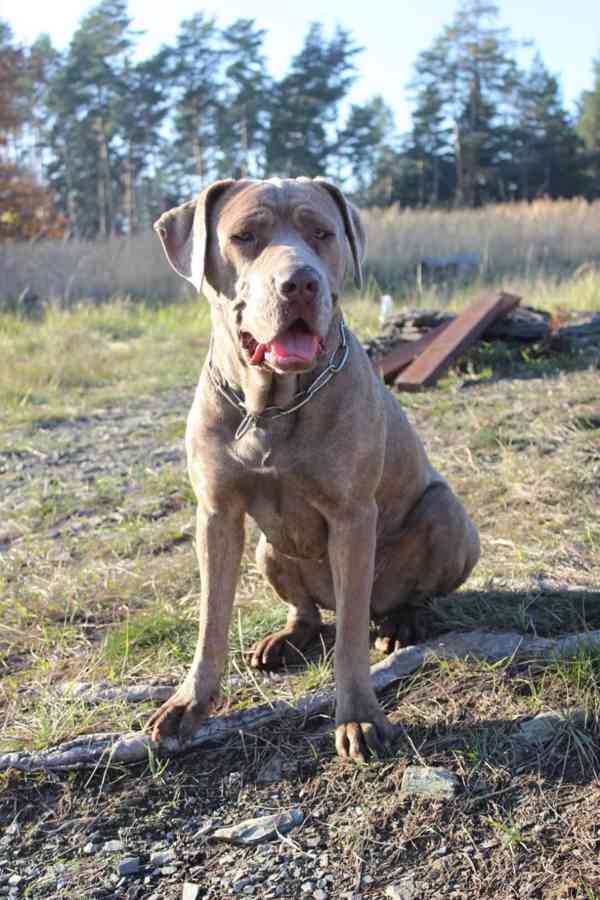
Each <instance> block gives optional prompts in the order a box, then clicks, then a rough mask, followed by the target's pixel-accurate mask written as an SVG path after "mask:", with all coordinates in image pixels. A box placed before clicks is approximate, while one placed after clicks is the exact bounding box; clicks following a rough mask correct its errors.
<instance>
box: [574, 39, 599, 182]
mask: <svg viewBox="0 0 600 900" xmlns="http://www.w3.org/2000/svg"><path fill="white" fill-rule="evenodd" d="M593 72H594V86H593V88H592V89H591V90H589V91H584V92H583V94H582V96H581V100H580V104H579V119H578V123H577V131H578V134H579V136H580V138H581V140H582V141H583V143H584V146H585V150H586V159H585V164H586V168H587V170H588V172H589V175H590V177H591V184H590V191H591V193H592V195H593V196H595V197H598V196H600V55H599V56H597V57H596V59H595V60H594V62H593Z"/></svg>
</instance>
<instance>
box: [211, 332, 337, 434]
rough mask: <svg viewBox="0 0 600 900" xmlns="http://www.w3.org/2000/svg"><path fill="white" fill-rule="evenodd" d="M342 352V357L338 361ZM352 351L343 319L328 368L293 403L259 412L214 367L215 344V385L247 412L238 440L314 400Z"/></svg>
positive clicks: (243, 412)
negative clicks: (257, 413)
mask: <svg viewBox="0 0 600 900" xmlns="http://www.w3.org/2000/svg"><path fill="white" fill-rule="evenodd" d="M338 355H339V359H338V361H337V362H335V360H336V357H338ZM349 355H350V347H349V346H348V340H347V337H346V327H345V325H344V322H343V321H342V322H340V343H339V345H338V346H337V347H336V349H335V350H334V351H333V353H332V354H331V356H330V358H329V364H328V366H327V368H325V369H323V371H322V372H321V373H320V375H317V377H316V378H315V380H314V381H313V383H312V384H309V386H308V387H307V388H305V389H304V390H303V391H299V392H298V393H297V394H296V395H295V396H294V399H293V400H292V402H291V404H290V406H285V407H281V406H267V407H265V409H263V411H262V412H261V414H260V415H259V416H256V415H253V414H252V413H249V412H248V410H247V409H246V405H245V403H244V400H243V398H242V397H240V395H239V394H237V393H236V392H235V391H234V390H233V388H232V387H231V386H230V385H229V384H227V382H226V381H222V380H221V377H220V374H219V373H218V372H217V371H216V370H215V369H214V368H213V364H212V347H211V354H210V356H209V360H208V374H209V377H210V380H211V381H212V383H213V386H214V387H215V388H216V389H217V390H218V392H219V393H220V394H221V395H222V396H223V397H225V399H226V400H227V402H228V403H230V404H231V406H235V408H236V409H237V410H239V412H241V413H242V414H243V418H242V421H241V422H240V424H239V426H238V428H237V431H236V432H235V440H236V441H239V440H240V438H243V437H244V435H245V434H246V432H247V431H249V430H250V428H256V427H257V425H258V424H259V423H260V422H261V420H262V419H279V418H280V417H281V416H289V415H291V414H292V413H295V412H297V410H299V409H301V408H302V407H303V406H305V405H306V404H307V403H308V402H309V400H312V398H313V397H314V396H315V394H316V393H317V392H318V391H320V390H321V388H324V387H325V385H326V384H329V382H330V381H331V379H332V378H333V376H334V375H337V373H338V372H339V371H341V369H343V368H344V366H345V365H346V363H347V361H348V356H349Z"/></svg>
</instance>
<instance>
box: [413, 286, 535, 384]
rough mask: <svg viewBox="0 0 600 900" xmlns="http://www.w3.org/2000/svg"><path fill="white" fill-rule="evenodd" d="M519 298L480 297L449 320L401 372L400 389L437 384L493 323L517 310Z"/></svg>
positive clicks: (500, 295) (503, 295)
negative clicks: (441, 331) (439, 332)
mask: <svg viewBox="0 0 600 900" xmlns="http://www.w3.org/2000/svg"><path fill="white" fill-rule="evenodd" d="M520 300H521V298H520V297H515V296H514V295H512V294H505V293H501V294H493V295H492V296H488V297H482V298H481V299H480V300H477V301H476V302H475V303H473V304H472V305H471V306H469V307H468V308H467V309H466V310H465V311H464V312H463V313H461V314H460V315H459V316H457V317H456V319H454V320H453V321H452V322H450V323H449V324H448V327H447V328H445V329H444V331H443V333H442V334H439V335H438V336H437V337H436V338H435V340H434V341H433V342H432V343H431V344H429V346H428V347H427V348H426V349H425V350H424V351H423V353H422V354H421V355H420V356H418V357H417V359H415V361H414V362H413V363H411V364H410V365H409V366H408V368H407V369H405V370H404V372H402V374H401V375H400V376H399V377H398V378H397V379H396V381H395V385H396V387H397V388H398V389H399V390H401V391H419V390H421V389H422V388H425V387H430V386H431V385H432V384H435V382H436V381H437V380H438V378H440V376H441V375H443V373H444V372H445V371H447V369H449V368H450V366H451V365H452V363H453V362H455V360H457V359H458V358H459V357H460V356H462V354H463V353H464V352H465V350H467V349H468V348H469V347H470V346H471V344H473V343H475V341H476V340H477V338H478V337H479V336H480V335H481V334H483V332H484V331H485V329H486V328H487V327H488V326H489V325H490V324H491V323H492V322H494V321H495V320H496V319H497V318H499V317H500V316H503V315H506V313H507V312H510V310H511V309H514V308H515V306H516V305H517V304H518V303H519V302H520Z"/></svg>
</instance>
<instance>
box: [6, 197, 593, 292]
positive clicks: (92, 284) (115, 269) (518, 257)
mask: <svg viewBox="0 0 600 900" xmlns="http://www.w3.org/2000/svg"><path fill="white" fill-rule="evenodd" d="M364 219H365V224H366V228H367V236H368V248H367V263H366V271H367V276H368V279H369V288H368V289H369V291H370V293H371V294H373V295H377V296H378V295H379V293H380V291H381V290H387V291H392V292H394V293H396V294H402V295H403V296H405V295H406V294H410V293H411V292H412V291H413V290H414V287H415V274H416V267H417V263H418V262H419V261H420V260H421V259H423V257H425V256H437V257H439V256H448V255H452V254H456V253H461V252H468V253H470V254H476V255H477V256H478V257H479V266H478V268H477V269H476V271H475V272H474V277H475V280H476V281H477V282H478V283H483V284H490V283H495V282H497V281H498V280H499V279H500V278H503V279H506V278H509V279H513V280H516V281H520V282H525V283H526V284H527V285H530V284H531V283H532V282H534V283H535V282H536V281H538V282H539V280H540V279H542V280H546V281H547V280H548V279H550V280H551V281H553V282H554V283H557V284H558V285H560V286H561V287H560V289H561V290H562V282H563V281H564V279H565V277H570V276H571V275H573V274H574V273H575V272H576V271H577V269H578V268H579V267H581V266H584V265H586V264H592V265H594V264H595V265H596V266H598V265H599V264H600V201H596V202H595V203H587V201H585V200H561V201H550V200H538V201H536V202H534V203H531V204H527V203H516V204H515V203H513V204H504V205H496V206H486V207H484V208H482V209H479V210H457V211H450V212H448V211H444V210H411V209H406V210H400V209H398V208H397V207H390V208H389V209H387V210H383V211H382V210H366V211H364ZM0 283H1V284H2V297H0V309H1V308H2V305H4V306H7V307H8V308H15V303H16V300H17V298H18V297H19V296H20V295H21V294H22V292H23V291H25V290H26V289H28V290H29V291H31V292H33V293H34V294H35V295H37V296H38V297H39V298H41V300H42V301H51V302H52V303H54V304H58V305H61V306H69V305H72V304H73V303H77V302H78V301H79V300H80V299H81V298H88V299H92V300H94V301H100V300H106V299H108V298H111V297H114V296H117V295H118V296H130V297H134V298H155V299H159V298H160V299H162V300H171V299H173V298H174V297H180V296H186V295H189V290H188V288H186V287H185V285H184V283H183V282H182V281H181V279H179V278H178V277H177V276H176V275H175V274H174V273H173V272H171V271H170V269H169V267H168V266H167V265H166V262H165V260H164V257H163V254H162V252H161V250H160V247H159V244H158V241H157V240H156V238H155V236H154V235H153V234H152V233H151V232H149V233H147V234H142V235H138V236H136V237H135V238H114V239H111V240H109V241H104V242H102V241H98V242H95V243H90V242H85V241H70V242H65V243H61V242H44V241H41V242H39V243H37V244H18V245H12V244H9V243H4V244H2V245H0ZM444 296H445V297H446V296H447V291H444Z"/></svg>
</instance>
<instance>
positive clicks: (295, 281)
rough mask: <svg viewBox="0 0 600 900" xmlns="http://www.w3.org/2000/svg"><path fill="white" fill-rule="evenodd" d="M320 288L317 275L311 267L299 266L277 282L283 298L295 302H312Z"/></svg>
mask: <svg viewBox="0 0 600 900" xmlns="http://www.w3.org/2000/svg"><path fill="white" fill-rule="evenodd" d="M320 287H321V283H320V279H319V273H318V272H317V271H316V269H313V268H312V266H300V268H299V269H296V271H295V272H292V274H291V275H286V276H285V278H284V279H283V281H280V282H279V290H280V292H281V293H282V294H283V296H284V297H289V298H290V299H295V300H300V299H302V300H314V299H315V298H316V297H317V296H318V294H319V290H320Z"/></svg>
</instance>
